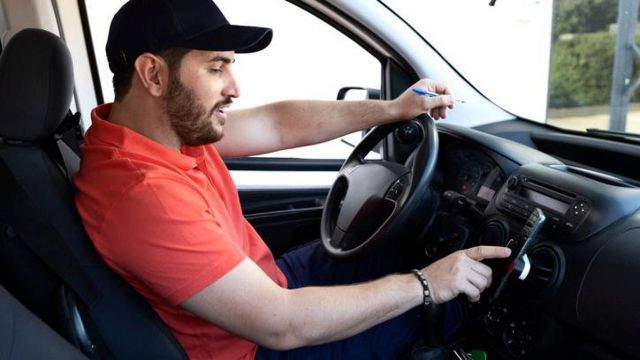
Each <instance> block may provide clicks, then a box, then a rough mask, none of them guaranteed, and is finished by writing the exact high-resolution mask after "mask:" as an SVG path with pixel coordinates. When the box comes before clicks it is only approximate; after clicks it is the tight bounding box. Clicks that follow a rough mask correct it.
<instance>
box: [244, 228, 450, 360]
mask: <svg viewBox="0 0 640 360" xmlns="http://www.w3.org/2000/svg"><path fill="white" fill-rule="evenodd" d="M276 263H277V265H278V267H279V268H280V269H281V270H282V272H283V273H284V274H285V276H286V277H287V281H288V287H289V288H290V289H294V288H299V287H304V286H329V285H343V284H353V283H358V282H364V281H369V280H374V279H377V278H380V277H382V276H385V275H388V274H391V273H394V272H397V271H398V270H399V269H401V268H402V267H401V259H400V258H399V255H398V254H397V252H396V251H378V252H376V253H374V254H371V255H369V256H365V257H363V258H361V259H359V260H356V261H349V262H347V261H338V260H335V259H333V258H331V257H329V256H328V255H327V254H326V252H325V251H324V249H323V247H322V244H321V243H320V241H319V240H316V241H313V242H311V243H309V244H306V245H303V246H301V247H298V248H296V249H293V250H291V251H289V252H287V253H286V254H284V255H283V256H282V257H280V258H279V259H278V260H277V261H276ZM416 281H417V280H416ZM447 312H450V311H447ZM457 318H458V319H459V318H460V316H459V315H458V316H457ZM445 321H446V320H445ZM449 322H450V321H449ZM456 323H457V322H456ZM447 327H451V326H447ZM419 334H420V314H419V310H418V309H417V308H416V309H413V310H410V311H408V312H406V313H404V314H402V315H400V316H398V317H396V318H394V319H391V320H388V321H386V322H384V323H381V324H378V325H377V326H374V327H372V328H370V329H369V330H367V331H364V332H362V333H360V334H358V335H355V336H352V337H350V338H347V339H344V340H340V341H335V342H331V343H327V344H322V345H316V346H308V347H302V348H298V349H293V350H289V351H275V350H270V349H267V348H264V347H260V348H259V349H258V353H257V354H256V359H260V360H262V359H269V360H272V359H273V360H275V359H396V358H398V357H399V356H400V355H401V354H405V353H407V352H408V351H409V350H410V348H411V345H413V344H414V343H415V342H416V340H417V338H418V335H419Z"/></svg>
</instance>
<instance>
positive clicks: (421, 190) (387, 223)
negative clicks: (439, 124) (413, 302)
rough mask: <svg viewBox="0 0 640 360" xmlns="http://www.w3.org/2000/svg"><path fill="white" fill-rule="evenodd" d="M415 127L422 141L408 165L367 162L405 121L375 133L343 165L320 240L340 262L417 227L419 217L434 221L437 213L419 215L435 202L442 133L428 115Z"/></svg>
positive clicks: (324, 216)
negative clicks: (432, 194) (433, 182)
mask: <svg viewBox="0 0 640 360" xmlns="http://www.w3.org/2000/svg"><path fill="white" fill-rule="evenodd" d="M416 123H417V124H418V125H419V126H420V128H421V130H422V140H421V141H420V144H419V145H418V148H417V150H416V151H415V152H414V155H415V158H413V161H410V162H411V165H410V166H408V167H407V166H405V165H403V164H398V163H395V162H391V161H387V160H365V156H366V155H367V154H368V153H369V152H370V151H371V150H372V149H373V147H374V146H376V144H378V143H379V142H380V141H381V140H382V139H383V138H384V137H385V136H387V135H388V134H390V133H391V132H393V131H394V130H396V129H397V128H399V127H400V126H402V125H403V124H404V123H402V122H400V123H392V124H386V125H381V126H378V127H376V128H374V129H373V130H372V131H371V132H369V134H367V136H365V137H364V138H363V139H362V141H361V142H360V143H359V144H358V145H357V146H356V147H355V148H354V149H353V152H352V153H351V154H350V155H349V157H348V158H347V159H346V160H345V161H344V163H343V164H342V168H341V169H340V171H339V173H338V176H337V178H336V180H335V181H334V183H333V185H332V186H331V190H329V195H328V196H327V200H326V202H325V205H324V209H323V211H322V220H321V223H320V237H321V239H322V244H323V245H324V248H325V250H326V251H327V253H329V255H331V256H333V257H335V258H341V259H347V258H353V257H357V256H360V255H362V254H364V253H365V252H366V251H367V250H369V249H371V248H373V247H374V246H375V245H377V244H381V243H383V240H384V239H386V238H387V236H389V235H392V234H396V233H398V231H399V230H401V229H404V228H406V227H409V226H412V225H415V222H416V221H415V220H416V217H420V218H422V219H423V220H424V219H427V220H429V222H430V220H431V219H432V218H433V216H434V215H435V211H432V212H431V213H430V214H429V213H427V214H425V213H420V211H421V209H424V207H425V205H426V203H427V202H428V201H429V200H431V198H430V196H429V193H430V192H429V191H428V189H429V184H430V183H431V179H432V177H433V173H434V171H435V165H436V161H437V159H438V132H437V129H436V125H435V121H434V120H433V118H431V117H430V116H429V115H427V114H424V115H420V116H419V117H417V118H416ZM412 218H413V219H412Z"/></svg>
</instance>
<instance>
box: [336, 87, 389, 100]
mask: <svg viewBox="0 0 640 360" xmlns="http://www.w3.org/2000/svg"><path fill="white" fill-rule="evenodd" d="M336 99H337V100H370V99H373V100H380V90H379V89H371V88H363V87H359V86H346V87H343V88H342V89H340V91H338V96H337V98H336Z"/></svg>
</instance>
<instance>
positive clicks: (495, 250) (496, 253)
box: [464, 246, 511, 261]
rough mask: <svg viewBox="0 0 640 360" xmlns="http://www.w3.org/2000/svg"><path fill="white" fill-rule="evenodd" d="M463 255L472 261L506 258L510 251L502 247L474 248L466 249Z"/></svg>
mask: <svg viewBox="0 0 640 360" xmlns="http://www.w3.org/2000/svg"><path fill="white" fill-rule="evenodd" d="M464 252H465V254H466V255H467V256H468V257H470V258H472V259H473V260H477V261H482V260H484V259H499V258H506V257H509V255H511V249H509V248H507V247H502V246H476V247H472V248H469V249H466V250H465V251H464Z"/></svg>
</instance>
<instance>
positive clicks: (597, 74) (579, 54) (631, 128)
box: [548, 0, 640, 133]
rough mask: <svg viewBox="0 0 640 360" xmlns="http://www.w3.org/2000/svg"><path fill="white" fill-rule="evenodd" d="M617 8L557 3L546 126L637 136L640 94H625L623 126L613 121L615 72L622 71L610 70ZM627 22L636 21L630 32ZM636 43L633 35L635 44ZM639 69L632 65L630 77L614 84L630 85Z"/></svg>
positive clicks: (566, 0)
mask: <svg viewBox="0 0 640 360" xmlns="http://www.w3.org/2000/svg"><path fill="white" fill-rule="evenodd" d="M632 3H633V2H629V1H627V2H624V4H622V5H623V6H624V5H625V4H626V5H627V6H631V5H633V4H632ZM619 5H620V4H619V2H618V1H617V0H607V1H604V0H584V1H579V2H576V1H573V0H557V1H556V2H555V12H554V26H553V45H552V53H551V54H552V55H551V74H550V80H549V92H550V96H549V120H548V123H549V124H551V125H555V126H558V127H562V128H566V129H571V130H578V131H585V130H586V129H589V128H596V129H614V130H619V131H627V132H635V133H640V104H639V103H638V101H639V100H640V96H639V94H637V92H636V94H633V93H631V92H629V94H628V96H629V100H630V103H629V106H628V109H622V110H623V115H624V116H625V118H626V124H623V126H621V127H619V128H616V126H612V125H613V124H612V122H611V110H612V108H611V102H612V100H613V99H612V96H611V94H612V86H615V85H614V83H613V79H614V75H615V74H616V73H620V72H621V71H623V70H622V69H620V68H618V69H614V58H615V56H617V55H616V36H617V35H618V32H619V31H618V30H619V29H620V25H621V24H618V23H617V21H618V10H619V9H618V6H619ZM636 6H637V4H636ZM631 10H632V9H631V8H629V9H626V10H625V13H631V12H630V11H631ZM631 20H633V21H634V23H633V24H632V25H633V26H631V27H630V29H633V28H634V27H635V20H636V19H631ZM632 31H633V30H632ZM622 32H623V33H624V29H623V30H622ZM636 34H637V33H636ZM622 35H624V34H622ZM639 40H640V37H639V36H638V35H636V36H635V42H636V43H638V41H639ZM627 50H628V52H626V50H625V52H626V53H625V52H621V53H620V54H619V55H620V56H623V57H627V58H628V59H629V60H630V59H632V58H633V57H632V52H633V48H632V47H631V46H629V47H628V49H627ZM638 69H639V67H638V66H637V64H636V66H635V70H634V71H633V72H634V74H635V75H634V76H633V78H632V77H629V78H628V79H627V80H626V81H625V82H621V83H619V84H618V85H619V86H631V85H632V83H633V81H635V78H637V77H638V75H637V73H638V72H637V70H638ZM630 75H631V74H630ZM620 89H621V88H620ZM627 111H628V112H627Z"/></svg>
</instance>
